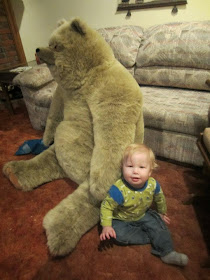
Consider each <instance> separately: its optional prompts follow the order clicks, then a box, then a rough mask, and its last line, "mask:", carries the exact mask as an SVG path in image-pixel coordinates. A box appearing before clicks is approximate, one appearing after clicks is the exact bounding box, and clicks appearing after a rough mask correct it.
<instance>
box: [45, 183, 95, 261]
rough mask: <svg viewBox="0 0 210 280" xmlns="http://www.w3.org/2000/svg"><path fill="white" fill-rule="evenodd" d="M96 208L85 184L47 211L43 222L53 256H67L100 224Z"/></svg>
mask: <svg viewBox="0 0 210 280" xmlns="http://www.w3.org/2000/svg"><path fill="white" fill-rule="evenodd" d="M99 207H100V203H99V202H98V201H96V200H95V199H94V198H93V196H92V195H91V194H90V192H89V183H88V180H86V181H85V182H83V183H82V184H81V185H80V186H79V187H78V188H77V189H76V190H75V191H74V192H73V193H72V194H70V195H69V196H68V197H66V198H65V199H63V200H62V201H61V202H60V203H59V204H58V205H57V206H56V207H55V208H53V209H52V210H50V211H49V212H48V213H47V214H46V216H45V217H44V221H43V226H44V228H45V230H46V235H47V240H48V242H47V244H48V247H49V250H50V253H51V254H52V255H54V256H65V255H67V254H68V253H70V252H71V251H72V250H73V249H74V248H75V246H76V245H77V243H78V241H79V240H80V238H81V237H82V235H83V234H84V233H86V232H87V231H88V230H89V229H91V228H92V227H93V226H94V225H95V224H96V223H97V222H98V221H99Z"/></svg>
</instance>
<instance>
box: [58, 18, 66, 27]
mask: <svg viewBox="0 0 210 280" xmlns="http://www.w3.org/2000/svg"><path fill="white" fill-rule="evenodd" d="M66 22H67V21H66V20H65V19H64V18H63V19H60V20H59V21H58V22H57V27H59V26H61V25H62V24H64V23H66Z"/></svg>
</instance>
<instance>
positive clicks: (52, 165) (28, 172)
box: [3, 145, 66, 191]
mask: <svg viewBox="0 0 210 280" xmlns="http://www.w3.org/2000/svg"><path fill="white" fill-rule="evenodd" d="M3 173H4V174H5V175H6V176H7V177H8V178H9V180H10V181H11V183H12V184H13V185H14V186H15V187H16V188H17V189H22V190H23V191H30V190H32V189H34V188H36V187H38V186H39V185H42V184H43V183H47V182H50V181H52V180H55V179H59V178H64V177H66V175H65V173H64V171H63V170H62V168H61V167H60V166H59V163H58V161H57V159H56V156H55V151H54V145H52V146H51V147H50V148H48V149H47V150H45V151H44V152H42V153H41V154H39V155H37V156H35V157H34V158H32V159H30V160H20V161H10V162H8V163H6V164H5V165H4V167H3Z"/></svg>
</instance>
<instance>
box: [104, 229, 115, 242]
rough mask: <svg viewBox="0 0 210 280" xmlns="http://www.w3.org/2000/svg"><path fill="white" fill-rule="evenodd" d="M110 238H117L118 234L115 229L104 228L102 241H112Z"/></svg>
mask: <svg viewBox="0 0 210 280" xmlns="http://www.w3.org/2000/svg"><path fill="white" fill-rule="evenodd" d="M110 237H113V238H116V232H115V230H114V229H113V227H109V226H107V227H103V230H102V233H101V234H100V240H101V241H103V240H106V238H107V239H110Z"/></svg>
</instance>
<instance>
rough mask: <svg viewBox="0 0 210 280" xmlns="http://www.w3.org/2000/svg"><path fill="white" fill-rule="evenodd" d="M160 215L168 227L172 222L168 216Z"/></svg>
mask: <svg viewBox="0 0 210 280" xmlns="http://www.w3.org/2000/svg"><path fill="white" fill-rule="evenodd" d="M159 215H160V217H161V218H162V220H163V221H164V222H165V223H166V224H168V225H169V224H170V222H171V220H170V218H169V217H168V216H167V215H166V214H159Z"/></svg>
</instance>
